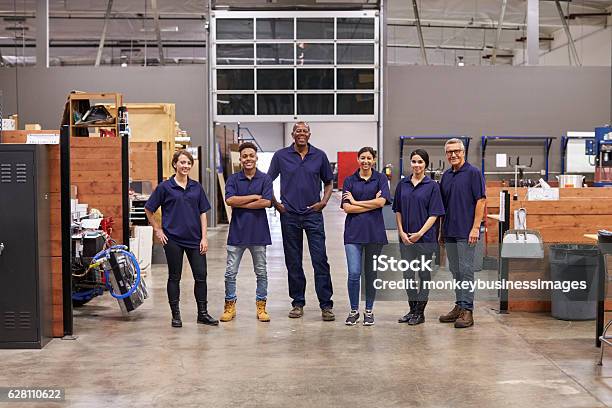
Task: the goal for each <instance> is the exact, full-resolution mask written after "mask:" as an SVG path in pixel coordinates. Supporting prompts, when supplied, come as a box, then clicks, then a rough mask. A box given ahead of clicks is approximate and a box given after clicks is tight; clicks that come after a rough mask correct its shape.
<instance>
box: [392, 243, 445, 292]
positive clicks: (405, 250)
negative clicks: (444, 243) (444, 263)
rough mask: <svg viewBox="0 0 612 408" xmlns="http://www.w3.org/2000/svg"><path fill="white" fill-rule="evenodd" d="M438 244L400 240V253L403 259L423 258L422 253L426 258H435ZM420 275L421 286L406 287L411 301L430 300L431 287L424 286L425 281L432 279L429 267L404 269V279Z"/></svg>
mask: <svg viewBox="0 0 612 408" xmlns="http://www.w3.org/2000/svg"><path fill="white" fill-rule="evenodd" d="M437 246H438V245H437V244H412V245H406V244H404V243H403V242H401V241H400V253H401V255H402V259H404V260H407V261H412V260H414V259H421V255H424V256H425V260H430V259H432V258H433V254H434V252H435V251H436V247H437ZM417 273H418V275H419V288H418V289H417V288H410V287H408V288H406V294H407V295H408V301H409V302H415V301H416V302H427V301H428V300H429V288H426V287H424V285H423V282H425V281H431V271H429V269H427V268H419V270H418V272H415V271H413V270H411V269H408V270H405V271H404V279H410V280H414V279H415V277H416V276H415V275H416V274H417Z"/></svg>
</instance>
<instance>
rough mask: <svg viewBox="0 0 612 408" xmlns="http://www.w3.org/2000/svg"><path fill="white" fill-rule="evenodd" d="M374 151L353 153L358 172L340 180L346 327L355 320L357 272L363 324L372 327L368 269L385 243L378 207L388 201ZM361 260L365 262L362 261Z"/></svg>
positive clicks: (371, 272)
mask: <svg viewBox="0 0 612 408" xmlns="http://www.w3.org/2000/svg"><path fill="white" fill-rule="evenodd" d="M375 158H376V152H375V151H374V149H373V148H371V147H363V148H362V149H361V150H359V152H358V153H357V162H358V163H359V169H357V171H356V172H355V173H353V174H352V175H350V176H349V177H347V178H346V179H345V180H344V186H343V188H342V204H341V207H342V209H343V210H344V212H345V213H346V214H347V215H346V220H345V223H344V249H345V252H346V263H347V264H348V293H349V300H350V303H351V311H350V312H349V315H348V317H347V318H346V321H345V323H346V325H348V326H354V325H355V324H357V322H358V321H359V290H360V288H359V286H360V281H361V270H362V269H364V271H365V272H364V273H365V313H364V314H363V325H364V326H372V325H373V324H374V313H373V312H372V307H373V306H374V298H375V297H376V288H375V287H374V280H375V279H376V271H375V270H374V268H373V266H372V263H373V262H372V259H373V257H374V256H378V255H380V253H381V251H382V248H383V245H385V244H386V243H387V234H386V231H385V223H384V220H383V215H382V207H384V205H385V204H387V203H388V202H390V201H391V193H390V192H389V184H388V181H387V177H385V175H384V174H382V173H379V172H378V171H376V170H374V169H373V167H374V163H375V162H374V159H375ZM362 259H365V260H364V261H363V262H362Z"/></svg>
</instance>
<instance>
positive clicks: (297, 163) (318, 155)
mask: <svg viewBox="0 0 612 408" xmlns="http://www.w3.org/2000/svg"><path fill="white" fill-rule="evenodd" d="M279 174H280V178H281V181H280V184H281V196H280V199H281V202H282V203H283V205H284V206H285V208H287V211H289V212H291V213H295V214H307V213H309V212H311V211H312V210H310V209H308V208H306V207H308V206H311V205H313V204H315V203H317V202H318V201H320V200H321V181H323V183H324V184H328V183H331V182H332V180H333V177H334V174H333V173H332V169H331V166H330V165H329V160H328V159H327V155H326V154H325V152H323V151H322V150H319V149H317V148H316V147H314V146H313V145H311V144H310V143H309V144H308V153H306V156H305V157H304V159H302V156H300V154H299V153H298V152H296V151H295V148H294V144H291V146H289V147H285V148H283V149H280V150H278V151H277V152H276V153H274V156H272V162H271V163H270V168H269V169H268V175H269V176H270V177H271V178H272V180H275V179H276V178H277V177H278V176H279Z"/></svg>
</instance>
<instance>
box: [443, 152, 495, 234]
mask: <svg viewBox="0 0 612 408" xmlns="http://www.w3.org/2000/svg"><path fill="white" fill-rule="evenodd" d="M440 190H441V192H442V201H443V202H444V208H446V215H445V216H444V222H443V223H442V235H443V236H444V237H449V238H463V239H467V238H468V237H469V236H470V230H471V229H472V225H473V224H474V212H475V211H476V202H477V201H478V200H480V199H481V198H485V197H486V188H485V180H484V177H483V176H482V173H481V172H480V170H478V169H477V168H476V167H474V166H472V165H471V164H470V163H468V162H465V163H464V164H463V166H461V168H460V169H459V170H457V171H453V169H452V167H451V168H450V169H448V170H446V171H445V172H444V174H443V175H442V180H440Z"/></svg>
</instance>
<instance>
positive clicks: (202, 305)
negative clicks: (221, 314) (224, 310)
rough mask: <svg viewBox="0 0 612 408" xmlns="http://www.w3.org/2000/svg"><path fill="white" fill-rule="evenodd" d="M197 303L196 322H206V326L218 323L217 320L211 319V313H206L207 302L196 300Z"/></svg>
mask: <svg viewBox="0 0 612 408" xmlns="http://www.w3.org/2000/svg"><path fill="white" fill-rule="evenodd" d="M196 303H197V305H198V323H200V324H206V325H208V326H216V325H218V324H219V321H218V320H216V319H213V318H212V316H211V315H209V314H208V310H207V302H196Z"/></svg>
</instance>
